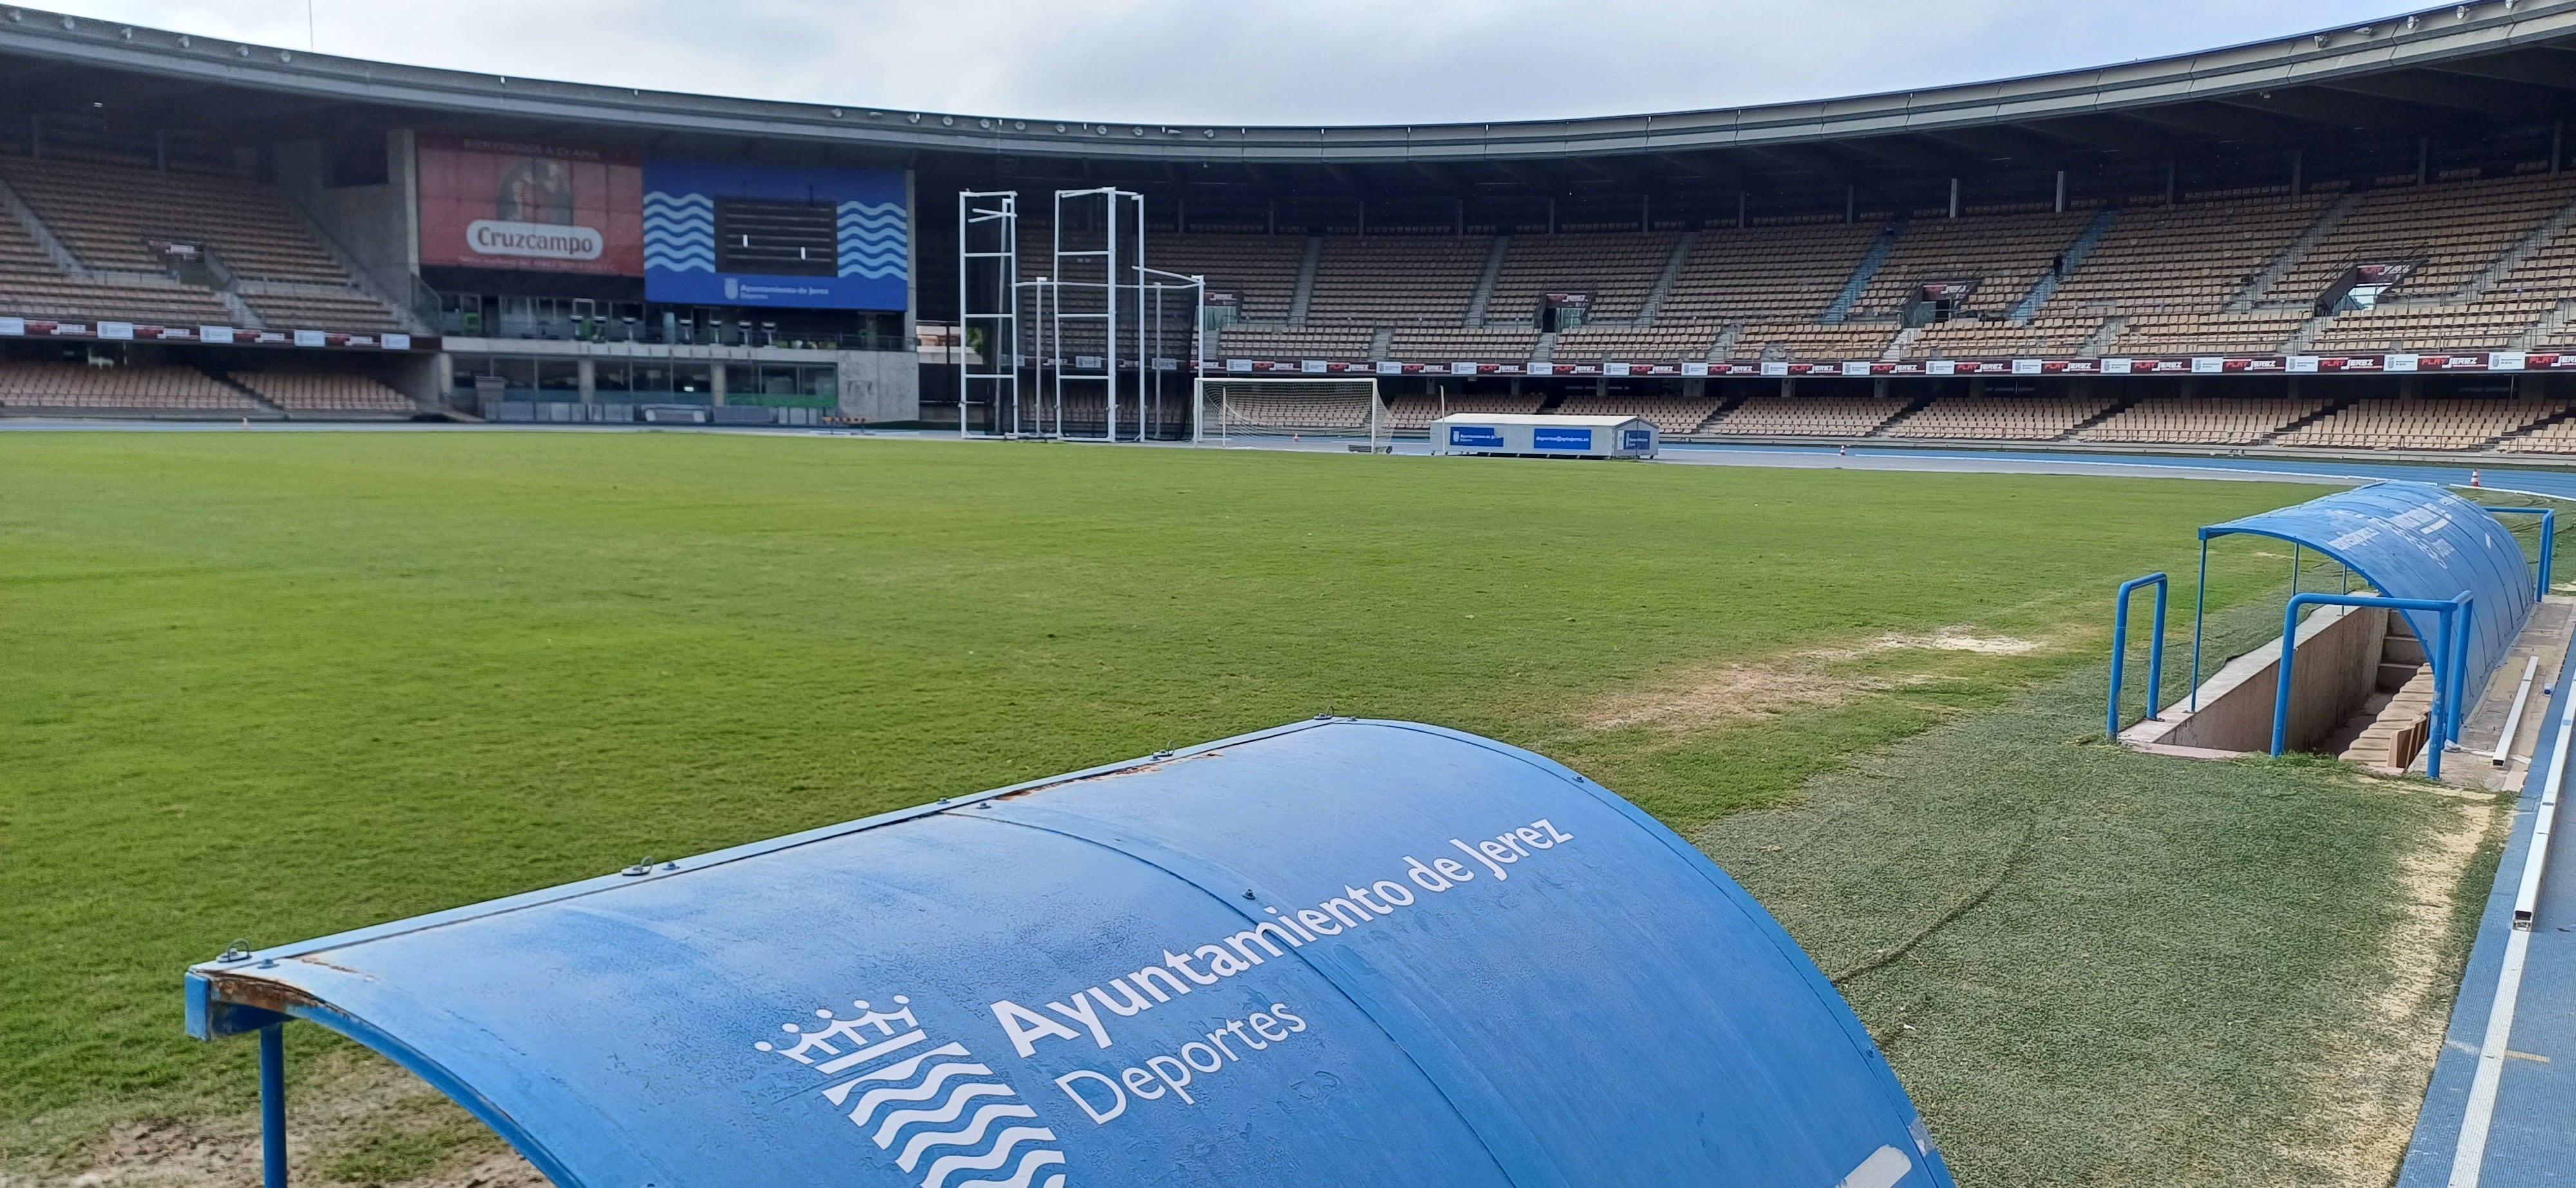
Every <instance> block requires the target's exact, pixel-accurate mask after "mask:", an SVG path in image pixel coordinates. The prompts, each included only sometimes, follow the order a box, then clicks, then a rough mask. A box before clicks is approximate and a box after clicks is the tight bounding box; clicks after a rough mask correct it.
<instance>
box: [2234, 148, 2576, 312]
mask: <svg viewBox="0 0 2576 1188" xmlns="http://www.w3.org/2000/svg"><path fill="white" fill-rule="evenodd" d="M2571 199H2576V174H2559V175H2556V176H2540V177H2519V178H2515V177H2508V178H2495V179H2490V180H2480V181H2463V182H2452V183H2448V184H2443V185H2431V186H2415V185H2403V184H2401V185H2392V186H2385V187H2379V188H2374V189H2371V190H2368V191H2365V192H2364V193H2362V195H2361V196H2360V200H2359V201H2358V202H2356V203H2354V204H2353V206H2352V209H2351V211H2350V212H2349V213H2347V214H2345V215H2344V216H2343V218H2342V219H2341V220H2340V221H2339V222H2337V223H2336V224H2335V226H2334V229H2333V230H2331V231H2329V232H2327V233H2326V235H2325V236H2324V237H2323V238H2321V239H2319V240H2318V241H2317V243H2316V246H2314V247H2312V248H2309V249H2308V251H2307V253H2306V255H2304V256H2303V257H2302V258H2301V259H2300V260H2299V262H2298V263H2297V264H2296V265H2294V266H2292V267H2291V268H2290V269H2289V271H2287V272H2286V273H2284V274H2283V275H2282V277H2281V279H2280V280H2278V281H2276V282H2274V283H2273V284H2272V286H2271V287H2270V289H2269V290H2268V291H2267V293H2266V294H2265V295H2266V296H2268V297H2273V298H2278V299H2281V300H2286V301H2292V302H2296V303H2298V304H2300V305H2301V306H2305V305H2306V304H2307V303H2308V302H2310V301H2313V300H2315V298H2316V297H2317V295H2318V294H2319V293H2320V292H2321V291H2323V290H2324V289H2325V287H2326V286H2327V284H2328V283H2329V282H2331V281H2333V280H2334V279H2335V278H2336V277H2337V276H2339V275H2341V274H2342V273H2343V272H2344V271H2345V270H2346V269H2349V268H2351V267H2353V266H2354V265H2358V264H2367V263H2374V262H2381V261H2388V262H2401V261H2402V262H2412V263H2414V264H2415V268H2414V270H2413V271H2411V272H2409V273H2408V274H2407V275H2406V278H2405V279H2404V280H2402V281H2400V282H2398V283H2397V285H2396V286H2395V287H2393V288H2391V289H2390V290H2389V292H2388V294H2387V296H2388V297H2391V298H2398V297H2413V296H2418V295H2424V296H2433V297H2439V296H2441V295H2443V294H2446V293H2449V292H2450V291H2451V290H2453V289H2455V288H2457V287H2458V286H2459V285H2460V283H2461V282H2463V281H2465V280H2467V279H2468V278H2469V277H2470V276H2471V275H2473V274H2474V273H2476V272H2477V270H2478V269H2480V268H2483V267H2485V266H2486V264H2487V263H2488V262H2489V261H2492V260H2494V259H2495V258H2496V257H2497V256H2499V255H2501V254H2503V252H2504V250H2505V249H2506V248H2507V247H2510V246H2512V244H2513V241H2514V240H2516V239H2518V238H2520V237H2521V236H2522V235H2523V234H2524V233H2526V232H2528V231H2529V230H2531V228H2532V227H2533V226H2534V225H2536V224H2538V223H2539V222H2540V221H2541V220H2542V219H2544V218H2547V217H2548V216H2549V215H2550V214H2551V213H2553V212H2555V211H2557V210H2558V209H2559V208H2561V207H2564V206H2566V205H2567V204H2568V202H2569V201H2570V200H2571Z"/></svg>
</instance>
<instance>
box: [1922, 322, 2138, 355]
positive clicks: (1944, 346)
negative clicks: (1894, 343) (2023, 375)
mask: <svg viewBox="0 0 2576 1188" xmlns="http://www.w3.org/2000/svg"><path fill="white" fill-rule="evenodd" d="M2108 320H2109V319H2108V317H2107V316H2104V315H2097V316H2093V317H2082V316H2077V317H2044V318H2032V319H2031V320H2029V321H2028V322H2023V323H2018V324H2016V323H2012V322H2007V321H2003V320H2001V319H1988V318H1953V319H1951V320H1950V321H1946V322H1935V323H1933V324H1931V325H1929V326H1925V327H1923V329H1922V332H1921V333H1920V334H1918V335H1916V336H1915V338H1914V341H1913V342H1912V343H1911V344H1910V345H1909V347H1908V348H1907V349H1906V351H1905V353H1906V354H1909V355H1917V356H1921V357H1923V358H1927V359H1952V358H1962V357H1965V358H1974V357H1976V356H1979V355H1997V356H2001V355H2055V356H2060V357H2069V358H2071V357H2073V356H2076V355H2081V354H2085V353H2087V352H2086V350H2085V348H2086V346H2087V344H2089V343H2091V342H2092V341H2093V339H2094V336H2095V335H2098V334H2100V333H2101V332H2102V328H2103V323H2104V322H2106V321H2108Z"/></svg>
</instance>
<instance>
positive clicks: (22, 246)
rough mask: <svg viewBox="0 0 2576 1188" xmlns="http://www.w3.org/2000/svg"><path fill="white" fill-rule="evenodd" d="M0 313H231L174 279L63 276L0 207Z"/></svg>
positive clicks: (191, 318) (213, 316)
mask: <svg viewBox="0 0 2576 1188" xmlns="http://www.w3.org/2000/svg"><path fill="white" fill-rule="evenodd" d="M0 313H9V314H16V315H20V316H25V317H38V318H78V319H83V320H86V321H98V320H101V319H106V320H133V321H145V322H150V321H156V320H166V321H173V322H177V323H180V324H182V325H204V324H209V323H216V324H220V323H223V322H226V321H228V320H229V319H230V318H231V317H232V314H231V313H230V311H228V310H226V309H225V308H224V307H223V304H222V303H220V302H218V301H216V300H215V298H214V295H213V294H211V293H208V292H206V291H204V290H202V289H191V288H188V287H186V286H184V285H181V284H179V283H178V282H176V281H164V280H156V279H153V278H149V277H141V276H135V277H118V278H116V279H115V280H113V281H109V280H92V279H81V278H75V277H70V276H66V275H64V274H63V273H62V272H61V271H60V270H59V269H56V268H55V267H54V265H53V262H52V261H51V260H48V259H47V258H46V257H45V254H44V253H43V252H42V251H40V250H38V248H37V247H36V242H35V240H34V238H33V237H31V236H30V235H29V234H28V232H27V229H26V228H25V227H24V226H21V225H20V224H19V223H18V221H17V220H16V219H14V218H12V217H10V215H9V213H8V212H7V211H6V210H0Z"/></svg>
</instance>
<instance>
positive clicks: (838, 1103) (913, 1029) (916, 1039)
mask: <svg viewBox="0 0 2576 1188" xmlns="http://www.w3.org/2000/svg"><path fill="white" fill-rule="evenodd" d="M850 1005H852V1006H854V1007H856V1008H858V1010H859V1012H860V1014H859V1016H858V1017H857V1018H854V1019H844V1018H841V1017H840V1016H839V1015H838V1014H836V1013H834V1012H833V1011H829V1010H818V1011H815V1012H814V1017H815V1018H817V1019H820V1020H822V1021H823V1024H822V1026H820V1027H817V1028H815V1029H814V1030H811V1031H808V1030H806V1029H804V1028H802V1027H799V1026H797V1025H796V1024H794V1023H781V1024H779V1025H778V1029H779V1030H781V1031H784V1032H786V1033H788V1034H789V1035H792V1036H795V1037H796V1041H795V1043H793V1044H791V1045H789V1046H787V1047H783V1048H782V1047H780V1046H778V1045H776V1044H773V1043H771V1042H769V1041H768V1040H761V1041H759V1042H758V1043H755V1044H753V1045H752V1047H753V1048H755V1049H758V1050H760V1051H763V1052H774V1053H776V1054H778V1055H780V1056H784V1057H786V1058H788V1059H790V1060H793V1061H795V1062H797V1063H798V1064H803V1065H808V1066H811V1067H812V1068H813V1069H814V1070H815V1071H816V1072H819V1073H822V1074H824V1075H826V1076H837V1075H838V1074H841V1073H845V1072H849V1071H850V1070H852V1069H856V1068H860V1067H862V1066H865V1065H869V1064H872V1063H875V1062H877V1061H881V1060H885V1059H886V1058H888V1057H894V1056H897V1055H899V1054H902V1053H905V1052H907V1051H909V1050H910V1049H912V1048H913V1047H914V1046H916V1045H919V1044H922V1043H925V1042H927V1041H928V1038H929V1037H928V1033H927V1032H925V1031H923V1030H922V1029H921V1026H920V1024H919V1022H918V1021H917V1020H915V1019H914V1018H913V1015H912V1000H911V999H910V998H907V997H905V996H903V995H901V994H898V995H895V996H894V1006H895V1009H894V1010H892V1011H876V1010H871V1009H870V1008H869V1006H868V1002H867V1000H866V999H864V998H862V999H854V1000H852V1002H851V1004H850ZM898 1024H900V1025H902V1027H903V1028H906V1029H908V1030H901V1031H898V1030H897V1025H898ZM870 1028H873V1029H874V1031H873V1032H871V1031H870V1030H868V1029H870ZM816 1092H817V1093H818V1094H819V1095H820V1096H821V1097H822V1098H823V1099H824V1100H825V1101H828V1102H830V1103H831V1104H832V1107H833V1108H834V1109H835V1110H841V1109H844V1108H846V1109H847V1116H848V1118H849V1119H850V1124H851V1125H853V1126H856V1127H858V1128H859V1130H860V1132H861V1133H864V1134H866V1135H867V1136H868V1138H869V1139H870V1140H871V1141H873V1142H875V1143H876V1145H877V1149H879V1150H882V1151H893V1152H895V1157H894V1163H895V1166H896V1167H899V1168H901V1169H903V1170H904V1171H905V1172H906V1173H907V1174H908V1173H911V1172H916V1171H917V1172H920V1173H922V1178H921V1188H1032V1185H1035V1186H1036V1188H1064V1173H1063V1172H1061V1171H1056V1172H1048V1174H1047V1175H1046V1178H1045V1180H1044V1181H1043V1182H1041V1181H1039V1180H1038V1178H1037V1177H1038V1175H1039V1173H1041V1172H1047V1169H1049V1168H1052V1167H1056V1166H1059V1165H1061V1164H1063V1163H1064V1152H1062V1151H1059V1150H1056V1149H1054V1148H1052V1147H1048V1146H1041V1145H1036V1144H1046V1143H1053V1142H1055V1141H1056V1137H1055V1132H1054V1131H1052V1130H1049V1129H1047V1128H1046V1127H1044V1126H1040V1125H1037V1124H1036V1119H1037V1116H1038V1112H1037V1111H1036V1110H1034V1109H1031V1108H1030V1107H1029V1105H1028V1103H1027V1102H1025V1101H1022V1100H1020V1095H1019V1091H1018V1090H1015V1089H1013V1088H1011V1086H1010V1085H1009V1084H1007V1083H1005V1082H1003V1081H1002V1080H1001V1079H1000V1078H999V1077H996V1076H995V1075H994V1073H993V1070H992V1069H990V1068H988V1067H986V1066H984V1065H983V1064H981V1063H978V1062H976V1060H975V1058H974V1055H973V1054H972V1053H970V1052H968V1051H967V1050H966V1045H964V1044H960V1043H956V1042H953V1041H952V1042H950V1043H946V1044H941V1045H940V1046H938V1047H935V1048H930V1049H927V1050H925V1051H920V1052H913V1053H911V1054H910V1055H903V1056H902V1057H901V1058H900V1059H896V1060H893V1061H892V1062H891V1063H885V1064H879V1065H877V1067H874V1068H870V1069H867V1070H866V1071H864V1072H861V1073H859V1074H858V1075H856V1076H852V1077H847V1078H844V1079H841V1080H837V1081H835V1082H833V1083H832V1084H829V1085H826V1086H824V1087H822V1088H821V1089H819V1090H817V1091H816ZM943 1094H944V1096H943ZM853 1098H855V1100H853ZM986 1099H990V1100H986ZM933 1100H936V1101H937V1102H938V1104H936V1105H930V1104H922V1105H914V1104H913V1103H916V1102H919V1103H929V1102H932V1101H933ZM979 1102H981V1103H982V1104H980V1105H979V1104H977V1103H979ZM970 1109H971V1110H972V1114H971V1116H969V1110H970ZM960 1119H963V1120H964V1121H963V1124H962V1125H955V1127H954V1128H953V1129H941V1128H942V1127H949V1126H951V1125H952V1124H956V1123H959V1121H960ZM1022 1119H1025V1120H1027V1123H1028V1124H1026V1125H1018V1124H1015V1123H1016V1122H1018V1121H1019V1120H1022ZM907 1132H909V1133H908V1134H907ZM898 1142H900V1143H901V1144H902V1145H901V1147H900V1148H899V1149H898V1147H897V1146H896V1144H897V1143H898ZM943 1147H954V1148H959V1150H957V1151H955V1152H952V1153H948V1154H937V1155H934V1154H933V1152H935V1151H937V1150H938V1149H939V1148H943ZM1005 1168H1008V1169H1009V1174H1008V1175H1002V1174H1001V1173H1002V1172H1003V1169H1005ZM977 1172H989V1173H994V1174H995V1176H996V1177H998V1178H989V1179H984V1178H979V1179H958V1178H956V1177H958V1176H961V1175H966V1174H969V1173H977Z"/></svg>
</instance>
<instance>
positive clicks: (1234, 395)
mask: <svg viewBox="0 0 2576 1188" xmlns="http://www.w3.org/2000/svg"><path fill="white" fill-rule="evenodd" d="M1198 438H1199V440H1201V441H1205V442H1212V443H1214V444H1217V445H1228V446H1265V445H1276V444H1288V443H1304V442H1320V443H1324V444H1331V443H1333V442H1336V441H1339V442H1342V443H1345V444H1347V445H1349V446H1350V448H1352V449H1355V450H1360V449H1364V450H1369V451H1373V452H1376V453H1386V452H1388V451H1389V450H1390V449H1391V448H1392V443H1393V441H1394V438H1393V425H1392V422H1391V421H1390V420H1389V419H1388V417H1387V415H1386V401H1385V400H1383V399H1380V398H1379V396H1378V391H1377V380H1376V379H1375V378H1360V379H1306V378H1294V379H1292V378H1287V377H1270V376H1264V377H1261V378H1258V379H1231V378H1229V379H1215V378H1210V379H1202V380H1200V381H1199V420H1198Z"/></svg>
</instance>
